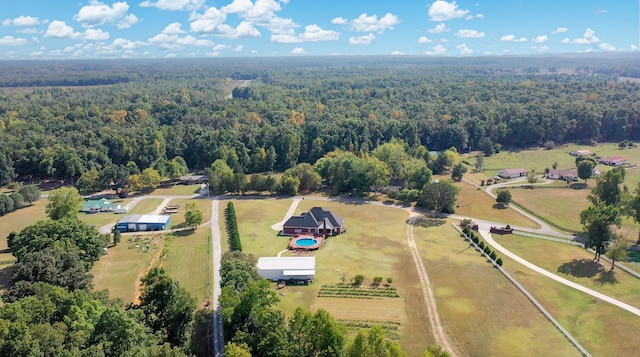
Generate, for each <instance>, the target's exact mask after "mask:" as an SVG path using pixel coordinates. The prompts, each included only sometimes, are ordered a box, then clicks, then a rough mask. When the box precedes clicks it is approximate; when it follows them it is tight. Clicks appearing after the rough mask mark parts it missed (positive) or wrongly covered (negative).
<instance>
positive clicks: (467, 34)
mask: <svg viewBox="0 0 640 357" xmlns="http://www.w3.org/2000/svg"><path fill="white" fill-rule="evenodd" d="M484 35H485V33H484V32H479V31H478V30H469V29H463V30H458V32H456V33H455V36H456V37H461V38H483V37H484Z"/></svg>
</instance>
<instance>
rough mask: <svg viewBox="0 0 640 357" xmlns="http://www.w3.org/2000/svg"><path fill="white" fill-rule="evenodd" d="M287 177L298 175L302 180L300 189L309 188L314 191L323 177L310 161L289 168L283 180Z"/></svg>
mask: <svg viewBox="0 0 640 357" xmlns="http://www.w3.org/2000/svg"><path fill="white" fill-rule="evenodd" d="M285 177H296V178H298V180H299V181H300V184H299V185H298V190H302V191H304V190H309V191H314V190H316V189H317V188H318V187H320V184H321V183H322V177H320V174H318V172H317V171H316V170H315V169H314V168H313V166H311V164H308V163H306V162H305V163H301V164H297V165H296V166H294V167H292V168H290V169H287V170H286V171H285V172H284V175H283V177H282V180H283V181H284V179H285Z"/></svg>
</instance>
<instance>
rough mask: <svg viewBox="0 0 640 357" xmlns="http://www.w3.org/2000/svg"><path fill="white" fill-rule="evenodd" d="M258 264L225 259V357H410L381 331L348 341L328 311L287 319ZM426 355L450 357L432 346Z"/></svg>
mask: <svg viewBox="0 0 640 357" xmlns="http://www.w3.org/2000/svg"><path fill="white" fill-rule="evenodd" d="M255 264H256V261H255V258H254V257H253V256H248V255H245V254H242V253H241V252H229V253H225V254H224V255H223V258H222V264H221V267H220V274H221V279H222V280H221V286H222V295H221V297H220V307H221V315H222V319H223V325H224V337H225V341H227V345H226V347H225V355H226V356H229V357H239V356H243V357H244V356H254V357H260V356H282V357H287V356H291V357H293V356H326V357H336V356H349V357H351V356H353V357H363V356H389V357H401V356H406V353H405V352H404V351H403V350H402V349H401V348H400V345H399V344H398V343H397V342H396V341H393V340H390V339H389V338H387V336H386V334H385V332H384V330H383V329H382V328H381V327H380V326H376V327H373V328H372V329H368V330H360V331H358V333H357V334H356V336H355V337H354V338H353V340H352V341H349V338H348V334H347V330H346V328H345V327H344V326H343V325H341V324H340V323H339V322H337V321H336V320H335V319H334V318H333V317H332V316H331V315H330V314H329V313H328V312H327V311H325V310H324V309H319V310H318V311H316V312H311V311H308V310H305V309H302V308H297V309H296V310H295V312H294V313H293V315H292V316H291V317H289V318H285V316H284V314H283V313H282V312H281V311H279V310H276V309H275V305H276V303H277V302H278V296H277V295H276V293H275V291H273V289H272V288H271V285H270V283H269V281H268V280H266V279H262V278H260V277H259V276H258V275H257V273H256V271H255ZM424 356H425V357H446V356H448V353H447V352H446V351H443V350H442V349H440V348H438V347H429V348H428V349H427V350H426V351H425V353H424Z"/></svg>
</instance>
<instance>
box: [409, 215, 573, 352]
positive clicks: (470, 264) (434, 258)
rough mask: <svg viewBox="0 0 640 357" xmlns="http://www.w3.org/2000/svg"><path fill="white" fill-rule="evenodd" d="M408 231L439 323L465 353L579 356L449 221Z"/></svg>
mask: <svg viewBox="0 0 640 357" xmlns="http://www.w3.org/2000/svg"><path fill="white" fill-rule="evenodd" d="M413 234H414V239H415V240H416V243H417V246H418V248H419V250H420V252H421V256H422V257H423V261H424V264H425V267H426V269H427V272H428V274H429V276H430V279H431V282H432V287H433V289H434V291H435V295H436V299H437V302H438V309H439V311H440V314H441V316H442V317H443V322H444V323H445V324H446V326H447V329H448V331H449V332H450V333H451V335H452V336H453V337H454V340H455V342H456V343H457V344H458V345H459V346H460V347H461V349H462V350H463V354H464V355H470V356H471V355H473V356H578V355H580V353H579V352H578V350H577V349H575V348H574V347H573V346H572V345H571V344H570V343H569V342H568V341H567V340H566V339H565V338H564V336H563V335H562V334H561V333H560V332H559V331H558V330H557V329H556V328H555V327H554V326H553V325H552V324H551V323H550V322H549V321H548V320H547V319H546V318H545V317H544V315H543V314H542V313H541V312H540V311H539V310H538V309H536V308H535V307H534V305H533V304H531V303H530V302H529V300H528V299H527V298H526V297H525V296H524V295H523V294H522V293H521V292H520V291H519V290H518V289H517V288H516V287H515V286H513V285H512V284H511V282H509V281H508V280H507V279H506V278H505V277H504V276H503V275H502V274H501V273H500V272H499V271H498V270H496V269H494V268H493V266H492V265H491V264H489V263H488V262H487V261H486V259H485V258H483V257H482V256H481V255H480V253H478V252H477V251H475V250H474V249H472V248H471V247H470V245H469V243H468V242H466V241H464V240H463V239H462V238H460V236H459V234H458V231H457V230H455V229H454V228H453V227H451V222H447V224H445V225H442V226H438V227H431V228H422V227H414V230H413Z"/></svg>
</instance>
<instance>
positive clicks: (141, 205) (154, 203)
mask: <svg viewBox="0 0 640 357" xmlns="http://www.w3.org/2000/svg"><path fill="white" fill-rule="evenodd" d="M162 201H163V199H162V198H143V199H142V200H140V201H139V202H138V203H136V205H135V206H133V208H131V210H129V213H128V214H149V213H151V212H153V211H154V210H155V209H156V208H158V206H159V205H160V204H161V203H162Z"/></svg>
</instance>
